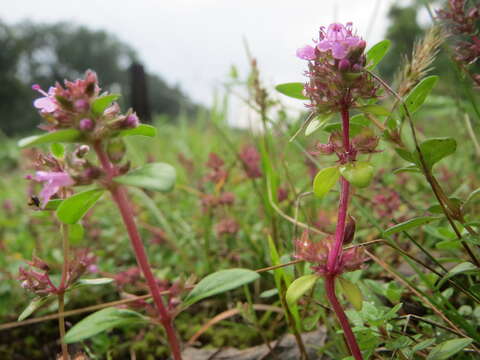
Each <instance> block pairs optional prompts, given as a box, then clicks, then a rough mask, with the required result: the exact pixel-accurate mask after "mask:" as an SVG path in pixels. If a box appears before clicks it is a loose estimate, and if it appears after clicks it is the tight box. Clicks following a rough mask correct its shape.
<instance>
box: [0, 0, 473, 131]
mask: <svg viewBox="0 0 480 360" xmlns="http://www.w3.org/2000/svg"><path fill="white" fill-rule="evenodd" d="M438 3H441V1H439V2H438ZM423 6H424V2H423V1H420V0H415V1H413V2H412V3H411V4H410V5H408V6H399V5H396V4H394V5H392V7H391V8H390V10H389V13H388V17H389V20H390V25H389V27H388V29H387V32H386V36H385V37H386V38H387V39H390V40H391V41H392V44H393V45H392V48H391V49H390V51H389V53H388V54H387V56H386V59H385V61H383V62H382V63H381V64H380V66H379V72H380V73H381V75H382V77H383V78H384V79H386V80H388V81H392V80H394V79H393V76H394V74H395V73H396V70H397V69H398V68H399V67H400V66H401V63H402V61H404V57H405V56H404V54H410V53H411V52H412V48H413V46H414V44H415V41H416V39H418V38H420V37H421V36H422V35H423V34H424V29H423V28H422V26H421V25H420V24H419V22H418V19H417V17H418V13H419V12H420V10H421V9H422V7H423ZM0 49H2V51H1V52H0V82H1V84H2V86H1V87H0V130H1V131H3V132H5V133H6V134H7V135H13V134H19V133H25V132H31V131H32V129H33V128H34V127H35V126H36V124H37V123H38V118H37V114H36V113H35V112H34V111H32V110H31V103H32V101H33V99H34V98H36V97H38V94H37V93H35V92H33V91H32V90H31V85H32V84H34V83H38V84H40V85H41V86H42V87H43V88H47V87H48V86H49V84H52V83H53V82H55V81H62V80H63V79H65V78H67V79H73V78H78V77H81V75H82V74H83V73H84V72H85V70H86V69H89V68H91V69H95V71H97V72H98V73H99V74H101V78H102V81H103V83H102V86H103V87H104V88H105V89H108V90H110V91H111V92H121V93H123V94H125V95H124V98H123V99H121V103H122V104H121V105H122V106H133V107H134V108H135V107H136V106H135V105H136V104H139V103H140V104H141V105H142V104H143V105H142V106H144V107H145V109H146V111H147V113H150V112H151V113H153V114H166V115H169V116H171V117H173V118H174V117H176V116H177V115H178V114H179V113H180V112H181V111H185V112H187V113H192V112H194V111H195V110H196V109H198V105H195V104H194V103H192V102H191V101H190V100H189V99H188V97H187V96H186V95H185V94H184V93H183V92H182V91H181V90H180V89H179V88H177V87H171V86H169V85H168V84H166V83H165V81H164V80H163V79H162V78H161V77H160V76H158V75H155V74H147V75H146V79H145V82H146V88H147V89H148V91H147V94H148V96H146V98H147V99H148V101H146V102H144V101H141V99H142V94H143V93H142V91H140V92H139V93H137V94H133V93H132V83H133V85H134V86H133V88H135V86H136V85H135V84H140V85H145V84H143V81H142V79H141V78H140V79H138V78H137V80H133V81H132V76H131V74H133V73H137V74H138V73H139V72H140V73H142V72H143V70H142V69H139V67H138V64H139V59H138V56H137V54H136V52H135V50H134V49H132V48H131V47H130V46H129V45H128V44H125V43H123V42H122V41H120V40H118V39H117V38H116V37H115V36H114V35H112V34H110V33H108V32H105V31H93V30H89V29H87V28H86V27H84V26H74V25H70V24H66V23H58V24H49V25H45V24H35V23H31V22H23V23H19V24H15V25H12V26H9V25H7V24H5V23H2V22H1V21H0ZM449 62H450V59H449V56H448V55H446V54H440V55H439V56H438V57H437V59H436V60H435V62H434V64H433V66H434V67H435V72H436V73H441V74H442V84H440V86H438V87H437V91H439V92H441V93H443V94H446V95H448V94H449V92H450V91H451V89H453V88H455V87H452V86H450V84H452V83H454V82H455V81H456V76H455V74H453V73H452V71H451V67H450V65H449ZM477 66H478V65H477ZM129 69H130V70H132V71H129ZM133 70H135V71H133ZM479 70H480V69H479ZM135 95H136V96H135ZM450 95H453V94H450ZM457 95H458V94H457ZM136 110H137V111H138V110H139V109H136ZM140 114H141V115H142V111H140ZM147 117H148V116H147ZM143 120H145V119H143ZM147 120H148V119H147Z"/></svg>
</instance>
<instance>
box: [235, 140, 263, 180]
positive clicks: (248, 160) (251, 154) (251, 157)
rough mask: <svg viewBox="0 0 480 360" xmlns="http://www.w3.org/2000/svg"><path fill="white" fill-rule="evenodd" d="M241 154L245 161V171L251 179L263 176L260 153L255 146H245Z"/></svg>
mask: <svg viewBox="0 0 480 360" xmlns="http://www.w3.org/2000/svg"><path fill="white" fill-rule="evenodd" d="M239 156H240V159H241V160H242V162H243V167H244V169H245V172H246V173H247V176H248V177H249V178H250V179H256V178H260V177H262V170H260V154H259V153H258V151H257V149H256V148H255V146H253V145H245V146H243V148H242V151H240V154H239Z"/></svg>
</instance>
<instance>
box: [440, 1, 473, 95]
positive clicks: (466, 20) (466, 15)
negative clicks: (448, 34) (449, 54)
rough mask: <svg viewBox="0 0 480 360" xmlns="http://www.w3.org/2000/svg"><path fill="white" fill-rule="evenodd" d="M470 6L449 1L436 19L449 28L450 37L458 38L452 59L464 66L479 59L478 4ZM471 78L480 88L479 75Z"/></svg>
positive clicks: (464, 2) (465, 2)
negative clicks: (443, 22)
mask: <svg viewBox="0 0 480 360" xmlns="http://www.w3.org/2000/svg"><path fill="white" fill-rule="evenodd" d="M471 4H472V5H470V6H468V5H467V1H465V0H449V1H448V5H447V8H446V9H445V10H439V11H437V15H438V17H439V18H440V19H442V20H444V21H446V22H447V23H448V24H449V25H450V26H451V29H452V35H454V36H456V37H458V41H457V43H456V45H455V49H454V53H455V55H454V57H455V59H456V60H457V61H458V62H460V63H463V64H464V65H470V64H473V63H475V62H476V61H477V60H478V58H480V38H479V31H478V22H479V21H480V4H478V2H476V1H473V2H471ZM471 77H472V79H473V80H474V81H475V83H476V84H477V86H480V74H474V75H471Z"/></svg>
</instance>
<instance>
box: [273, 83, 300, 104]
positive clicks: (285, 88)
mask: <svg viewBox="0 0 480 360" xmlns="http://www.w3.org/2000/svg"><path fill="white" fill-rule="evenodd" d="M303 88H304V84H302V83H300V82H293V83H285V84H280V85H277V86H275V89H276V90H277V91H278V92H280V93H282V94H283V95H287V96H289V97H292V98H295V99H300V100H308V97H306V96H305V95H303Z"/></svg>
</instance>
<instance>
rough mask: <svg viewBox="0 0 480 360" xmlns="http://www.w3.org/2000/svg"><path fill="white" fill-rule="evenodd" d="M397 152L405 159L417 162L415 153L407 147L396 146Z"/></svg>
mask: <svg viewBox="0 0 480 360" xmlns="http://www.w3.org/2000/svg"><path fill="white" fill-rule="evenodd" d="M395 152H396V153H397V154H398V155H399V156H400V157H401V158H402V159H403V160H406V161H408V162H411V163H415V162H416V161H415V157H414V156H413V154H412V153H411V152H410V151H408V150H405V149H401V148H395Z"/></svg>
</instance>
